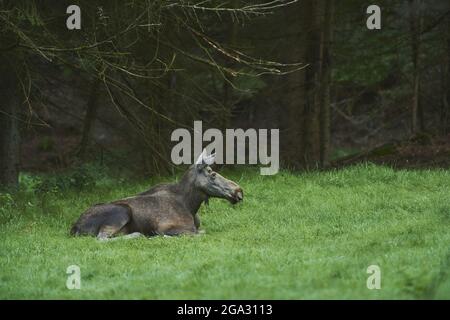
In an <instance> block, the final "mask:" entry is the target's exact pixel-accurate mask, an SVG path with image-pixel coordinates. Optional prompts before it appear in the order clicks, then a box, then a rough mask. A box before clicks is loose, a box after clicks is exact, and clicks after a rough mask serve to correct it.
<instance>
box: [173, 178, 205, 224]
mask: <svg viewBox="0 0 450 320" xmlns="http://www.w3.org/2000/svg"><path fill="white" fill-rule="evenodd" d="M194 179H195V178H194V177H193V176H192V175H191V174H189V172H188V173H187V174H185V175H184V176H183V178H182V179H181V180H180V182H179V183H178V186H177V187H178V191H179V193H180V194H182V195H183V197H184V203H186V206H187V207H188V209H189V211H190V212H191V214H192V215H195V214H196V213H197V211H198V209H200V206H201V205H202V203H203V202H205V201H206V200H207V199H208V196H207V195H206V194H205V193H204V192H203V191H201V190H199V189H197V188H196V187H195V184H194Z"/></svg>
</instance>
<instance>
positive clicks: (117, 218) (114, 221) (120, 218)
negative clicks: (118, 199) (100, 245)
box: [97, 205, 131, 240]
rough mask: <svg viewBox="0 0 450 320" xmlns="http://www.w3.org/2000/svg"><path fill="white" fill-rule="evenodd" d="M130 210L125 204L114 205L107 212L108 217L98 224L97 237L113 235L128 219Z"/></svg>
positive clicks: (101, 238) (102, 238)
mask: <svg viewBox="0 0 450 320" xmlns="http://www.w3.org/2000/svg"><path fill="white" fill-rule="evenodd" d="M130 216H131V210H130V208H129V207H127V206H123V205H115V206H114V209H113V210H111V211H109V212H108V217H107V218H106V219H105V220H104V221H103V224H102V225H101V226H100V228H99V231H98V234H97V239H99V240H105V239H108V238H111V237H113V236H114V235H115V234H117V233H118V232H120V230H122V228H123V227H124V226H125V225H126V224H127V223H128V222H129V221H130Z"/></svg>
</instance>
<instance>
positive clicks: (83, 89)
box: [0, 0, 450, 187]
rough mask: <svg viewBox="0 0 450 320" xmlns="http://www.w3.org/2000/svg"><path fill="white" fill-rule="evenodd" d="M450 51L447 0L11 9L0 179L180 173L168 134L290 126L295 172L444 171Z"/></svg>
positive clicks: (6, 26) (1, 77)
mask: <svg viewBox="0 0 450 320" xmlns="http://www.w3.org/2000/svg"><path fill="white" fill-rule="evenodd" d="M70 4H77V5H78V6H79V7H80V8H81V17H82V18H81V21H82V23H81V30H68V29H67V28H66V19H67V17H68V16H69V14H67V13H66V8H67V7H68V6H69V5H70ZM371 4H376V5H378V6H380V8H381V29H380V30H369V29H368V28H367V27H366V20H367V18H368V17H369V14H367V13H366V9H367V7H368V6H369V5H371ZM449 54H450V3H449V2H448V1H446V0H399V1H382V0H377V1H376V2H375V3H373V1H363V0H348V1H327V0H319V1H312V0H302V1H276V0H275V1H265V2H262V1H240V0H230V1H162V0H161V1H131V0H129V1H118V0H112V1H70V2H69V1H37V0H30V1H7V0H0V96H1V97H0V106H1V109H0V185H1V186H2V187H3V186H8V187H15V186H17V184H18V177H19V173H20V171H29V172H42V171H44V172H48V171H50V172H54V171H58V170H65V169H67V168H74V167H79V166H81V165H83V164H86V163H94V164H97V165H101V166H112V167H117V168H121V169H122V170H127V171H129V172H130V173H133V174H136V175H146V176H149V175H150V176H151V175H162V174H168V173H171V172H172V171H173V169H174V168H173V166H172V165H171V163H170V150H171V148H172V146H173V145H174V144H175V143H172V142H171V141H170V135H171V132H172V131H173V130H174V129H176V128H182V127H184V128H192V126H193V121H194V120H202V121H203V126H204V128H203V129H204V130H206V128H207V127H214V128H219V129H225V128H244V129H245V128H268V129H270V128H279V129H280V143H281V150H280V156H281V165H282V167H283V168H287V169H293V170H304V169H315V168H328V167H334V166H340V165H346V164H349V163H354V162H355V161H360V160H361V159H369V160H374V161H378V160H379V161H381V162H386V163H391V164H394V165H402V166H414V167H420V166H429V165H431V166H448V163H449V156H450V136H449V133H450V106H449V58H450V57H449Z"/></svg>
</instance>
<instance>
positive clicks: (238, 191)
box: [235, 188, 244, 201]
mask: <svg viewBox="0 0 450 320" xmlns="http://www.w3.org/2000/svg"><path fill="white" fill-rule="evenodd" d="M235 194H236V198H237V199H238V200H239V201H241V200H243V199H244V191H242V188H237V189H236V190H235Z"/></svg>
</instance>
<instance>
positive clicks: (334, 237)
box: [0, 164, 450, 299]
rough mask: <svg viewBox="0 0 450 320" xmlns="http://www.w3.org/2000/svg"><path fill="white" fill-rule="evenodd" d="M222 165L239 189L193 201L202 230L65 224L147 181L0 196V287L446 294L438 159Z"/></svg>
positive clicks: (338, 295)
mask: <svg viewBox="0 0 450 320" xmlns="http://www.w3.org/2000/svg"><path fill="white" fill-rule="evenodd" d="M224 174H225V175H226V176H227V177H230V178H232V179H233V180H235V181H238V182H239V183H240V185H242V187H243V188H244V190H245V200H244V202H243V203H242V204H239V205H237V206H231V205H230V204H228V203H227V202H225V201H222V200H217V199H212V200H211V201H210V206H209V207H204V206H203V207H202V208H201V212H200V216H201V218H202V228H204V229H205V230H206V234H204V235H201V236H198V237H187V236H185V237H174V238H164V237H156V238H151V239H134V240H128V241H124V240H119V241H113V242H107V243H103V242H98V241H97V240H96V239H94V238H91V237H81V238H72V237H70V236H69V235H68V230H69V228H70V226H71V224H72V223H73V222H74V221H75V220H76V219H77V218H78V217H79V215H80V214H81V212H83V211H84V210H86V209H87V208H88V207H89V206H91V205H92V204H95V203H99V202H105V201H111V200H114V199H118V198H121V197H126V196H130V195H133V194H136V193H138V192H140V191H143V190H145V189H146V188H148V186H149V185H151V184H154V183H156V181H151V183H150V181H147V182H145V183H144V182H142V183H129V182H121V181H119V180H116V179H114V178H110V180H102V181H103V183H102V184H99V185H97V188H96V189H95V190H84V189H81V190H79V191H77V190H75V189H70V188H69V189H66V190H65V191H64V192H60V193H59V194H48V195H47V196H48V202H49V203H50V204H51V206H50V207H48V208H44V207H41V205H40V198H41V195H40V194H37V193H21V194H18V195H17V196H16V197H13V198H11V197H10V196H5V197H3V198H1V199H2V200H1V201H2V202H1V210H0V213H1V215H2V217H3V216H4V215H11V216H12V219H10V220H9V222H8V223H2V224H0V252H1V255H0V298H3V299H6V298H8V299H13V298H18V299H24V298H26V299H30V298H37V299H61V298H62V299H83V298H87V299H108V298H119V299H124V298H128V299H141V298H147V299H156V298H157V299H168V298H179V299H195V298H199V299H231V298H234V299H272V298H274V299H288V298H291V299H304V298H319V299H349V298H352V299H412V298H441V299H442V298H443V299H448V298H450V291H449V288H450V286H449V283H450V278H449V277H448V276H449V275H448V272H447V271H446V270H448V267H449V265H448V263H449V259H448V257H449V256H450V252H449V244H450V234H449V233H448V229H449V227H450V219H449V212H450V211H449V210H450V202H449V198H448V194H449V193H450V185H449V184H448V181H449V179H450V172H449V171H444V170H433V171H430V170H424V171H407V170H400V171H396V170H393V169H390V168H387V167H379V166H375V165H371V164H366V165H360V166H356V167H352V168H348V169H344V170H333V171H328V172H314V173H302V174H292V173H288V172H280V173H279V174H277V175H275V176H260V175H258V173H257V171H256V170H248V169H247V170H245V171H240V172H234V173H231V172H225V173H224ZM44 178H45V177H44ZM27 179H28V178H27ZM29 180H30V179H29ZM11 208H12V209H11ZM10 209H11V210H14V213H13V214H10V213H8V210H10ZM2 221H3V220H2ZM72 264H76V265H78V266H80V268H81V290H68V289H67V288H66V287H65V284H66V280H67V274H66V269H67V267H68V266H69V265H72ZM372 264H376V265H379V266H380V268H381V270H382V281H381V286H382V289H381V290H368V289H367V287H366V280H367V277H368V276H369V275H368V274H367V273H366V270H367V267H368V266H369V265H372Z"/></svg>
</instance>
